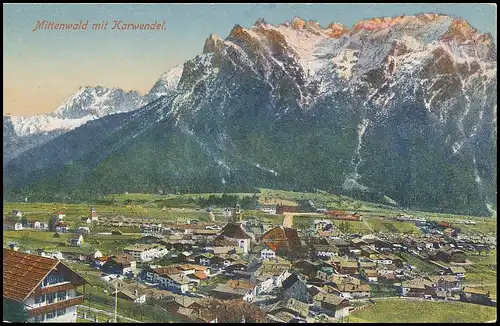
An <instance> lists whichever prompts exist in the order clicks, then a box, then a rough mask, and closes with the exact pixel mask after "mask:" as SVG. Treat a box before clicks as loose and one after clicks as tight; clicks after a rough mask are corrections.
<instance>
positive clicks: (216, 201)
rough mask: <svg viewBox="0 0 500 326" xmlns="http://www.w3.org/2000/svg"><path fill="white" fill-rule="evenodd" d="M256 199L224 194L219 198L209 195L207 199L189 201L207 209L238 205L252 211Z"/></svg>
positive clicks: (200, 198)
mask: <svg viewBox="0 0 500 326" xmlns="http://www.w3.org/2000/svg"><path fill="white" fill-rule="evenodd" d="M258 199H259V197H258V196H257V195H253V196H244V197H242V198H240V197H238V196H237V195H228V194H225V193H224V194H222V195H221V196H217V195H210V196H208V198H205V197H199V198H197V199H191V202H195V203H196V204H198V205H200V206H201V207H208V206H224V207H235V206H236V204H240V207H241V208H243V209H254V208H255V207H256V206H257V205H258ZM188 202H189V200H188Z"/></svg>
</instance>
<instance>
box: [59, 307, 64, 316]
mask: <svg viewBox="0 0 500 326" xmlns="http://www.w3.org/2000/svg"><path fill="white" fill-rule="evenodd" d="M64 314H66V308H64V309H59V310H57V315H58V316H62V315H64Z"/></svg>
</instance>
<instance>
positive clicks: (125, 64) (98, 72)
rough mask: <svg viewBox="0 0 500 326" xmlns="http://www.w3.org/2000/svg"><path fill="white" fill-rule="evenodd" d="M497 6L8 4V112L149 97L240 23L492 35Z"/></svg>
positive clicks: (5, 11) (5, 36) (5, 7)
mask: <svg viewBox="0 0 500 326" xmlns="http://www.w3.org/2000/svg"><path fill="white" fill-rule="evenodd" d="M496 10H497V9H496V5H495V6H493V5H489V4H432V3H426V4H4V5H3V49H4V50H3V51H4V52H3V67H4V70H3V71H4V75H3V85H4V89H3V91H4V106H3V107H4V109H3V112H4V114H6V113H9V114H11V115H35V114H41V113H48V112H51V111H54V110H55V109H56V108H57V107H58V106H59V105H61V104H62V103H63V101H64V100H65V99H66V98H67V97H68V96H70V95H71V94H73V93H74V92H76V90H77V89H78V88H79V87H81V86H96V85H102V86H105V87H119V88H122V89H124V90H126V91H129V90H137V91H139V92H140V93H142V94H145V93H147V92H148V91H149V89H150V88H151V87H152V86H153V84H154V83H155V82H156V80H157V79H158V78H159V77H160V76H161V74H162V73H163V72H166V71H168V70H169V69H170V68H173V67H174V66H176V65H180V64H183V63H184V62H185V61H187V60H189V59H191V58H193V57H195V56H196V55H198V54H201V53H202V50H203V45H204V43H205V40H206V38H207V37H208V36H209V35H210V33H214V34H217V35H219V36H221V37H223V38H225V37H226V36H227V35H228V34H229V33H230V31H231V29H232V28H233V26H234V25H236V24H239V25H241V26H243V27H245V28H248V27H250V26H252V25H253V24H254V23H255V21H256V20H257V19H259V18H264V19H265V20H266V22H268V23H271V24H281V23H284V22H285V21H290V20H291V19H292V18H293V17H295V16H299V17H301V18H303V19H306V20H315V21H317V22H318V23H319V24H320V25H321V26H324V27H326V26H327V25H328V24H329V23H332V22H336V23H341V24H343V25H345V26H347V27H349V28H351V27H352V26H353V25H354V24H355V23H356V22H357V21H359V20H362V19H366V18H374V17H392V16H399V15H402V14H405V15H415V14H418V13H423V12H434V13H442V14H447V15H450V16H452V17H457V18H462V19H465V20H467V21H468V22H469V23H470V24H471V25H472V26H473V27H475V28H477V29H478V30H479V31H481V32H483V33H486V32H489V33H491V34H492V36H493V39H494V41H495V44H497V39H496V38H497V35H496ZM43 20H46V21H54V22H57V23H79V22H80V21H83V22H84V23H85V22H86V21H88V23H89V25H92V23H101V22H103V21H109V25H108V28H107V29H106V30H92V29H91V27H90V26H89V27H88V30H77V31H73V30H70V31H64V30H42V29H38V30H35V31H33V29H34V28H35V26H36V23H37V21H43ZM114 20H121V21H123V22H124V23H153V22H154V21H157V22H160V23H161V22H163V21H165V27H166V30H155V31H151V30H149V31H139V30H135V31H132V30H124V31H119V30H111V27H112V25H113V23H112V22H113V21H114Z"/></svg>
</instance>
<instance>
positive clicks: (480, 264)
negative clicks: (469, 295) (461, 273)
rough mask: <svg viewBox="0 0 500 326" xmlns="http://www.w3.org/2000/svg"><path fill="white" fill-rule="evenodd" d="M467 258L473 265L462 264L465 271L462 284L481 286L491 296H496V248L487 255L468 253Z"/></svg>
mask: <svg viewBox="0 0 500 326" xmlns="http://www.w3.org/2000/svg"><path fill="white" fill-rule="evenodd" d="M467 259H468V260H470V261H472V262H473V263H474V264H473V265H468V266H464V268H465V270H466V271H467V273H466V275H465V281H464V285H472V286H474V287H479V288H481V285H483V286H482V287H483V288H484V289H485V290H487V291H490V292H491V295H492V297H494V298H496V292H497V291H496V289H497V256H496V250H493V251H491V252H490V253H489V254H488V255H487V256H486V255H484V254H482V255H474V254H469V255H468V256H467Z"/></svg>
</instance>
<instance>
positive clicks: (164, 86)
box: [144, 65, 184, 103]
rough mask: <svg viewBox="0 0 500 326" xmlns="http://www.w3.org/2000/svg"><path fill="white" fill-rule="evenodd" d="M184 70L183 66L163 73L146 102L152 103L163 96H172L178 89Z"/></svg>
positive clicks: (146, 97)
mask: <svg viewBox="0 0 500 326" xmlns="http://www.w3.org/2000/svg"><path fill="white" fill-rule="evenodd" d="M183 70H184V66H183V65H179V66H176V67H174V68H172V69H170V70H169V71H168V72H165V73H163V74H162V75H161V76H160V79H158V81H157V82H156V83H155V84H154V86H153V87H152V88H151V90H150V91H149V93H148V94H147V95H146V96H145V97H144V98H145V102H146V103H149V102H152V101H154V100H156V99H158V98H160V97H162V96H165V95H168V94H171V93H172V92H174V91H175V90H176V89H177V86H178V85H179V82H180V80H181V77H182V72H183Z"/></svg>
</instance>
